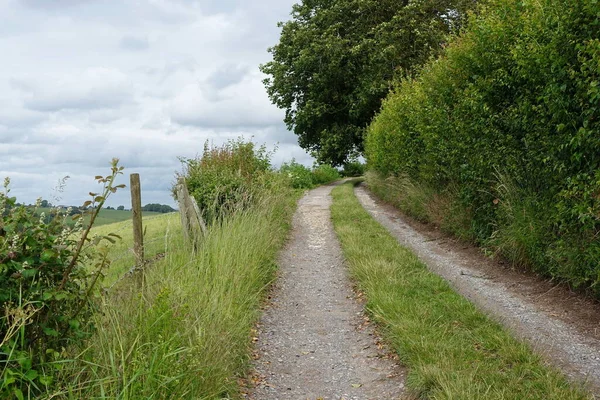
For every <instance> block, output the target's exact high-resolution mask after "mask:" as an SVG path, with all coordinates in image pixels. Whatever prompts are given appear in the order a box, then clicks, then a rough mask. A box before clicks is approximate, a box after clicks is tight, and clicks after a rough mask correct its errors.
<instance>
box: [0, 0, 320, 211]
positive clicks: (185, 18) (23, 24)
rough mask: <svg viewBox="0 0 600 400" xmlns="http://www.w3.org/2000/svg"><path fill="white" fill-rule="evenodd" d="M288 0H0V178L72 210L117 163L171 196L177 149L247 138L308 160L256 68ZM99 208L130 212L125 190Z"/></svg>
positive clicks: (152, 199) (146, 193) (182, 152)
mask: <svg viewBox="0 0 600 400" xmlns="http://www.w3.org/2000/svg"><path fill="white" fill-rule="evenodd" d="M296 1H297V0H260V1H252V2H249V1H242V0H220V1H218V0H0V54H1V55H2V62H1V63H0V178H3V177H5V176H9V177H10V178H11V180H12V185H11V187H12V194H13V195H15V196H17V198H18V200H19V201H20V202H25V203H32V202H34V201H35V199H36V198H37V197H43V198H46V199H49V200H50V201H52V202H54V203H57V201H55V200H53V198H54V197H56V196H57V193H55V190H54V188H55V187H56V186H57V183H58V181H59V179H60V178H62V177H64V176H66V175H68V176H70V179H69V180H68V182H67V187H66V190H65V191H64V192H62V193H61V194H58V197H59V200H58V203H60V204H73V205H76V204H81V203H83V201H84V200H86V198H85V197H86V196H87V192H89V191H93V190H97V186H95V184H94V181H93V177H94V176H95V175H100V174H107V173H108V170H109V168H108V167H109V162H110V160H111V159H112V158H113V157H118V158H120V160H121V164H122V165H123V166H124V167H125V168H126V170H125V172H126V175H125V176H123V177H122V178H121V182H122V183H128V181H129V175H128V174H129V173H132V172H137V173H140V175H141V177H142V190H143V193H142V202H143V203H144V204H146V203H165V204H173V201H172V199H171V197H170V195H169V189H170V186H171V184H172V182H173V176H174V173H175V171H178V170H180V169H181V168H180V164H179V161H178V156H182V157H193V156H195V155H197V154H198V153H199V152H201V150H202V147H203V143H204V142H205V141H206V140H207V139H208V140H210V141H212V142H214V143H215V144H220V143H222V142H224V141H226V140H228V139H233V138H237V137H240V136H243V137H245V138H250V137H252V136H253V137H254V141H255V142H257V143H259V144H263V143H264V144H266V145H267V146H269V147H273V146H275V145H276V143H278V147H279V150H278V152H277V153H276V155H275V156H274V160H273V161H274V162H275V163H280V162H281V161H283V160H289V159H291V158H292V157H294V158H296V159H297V160H298V161H299V162H302V163H305V164H309V165H310V163H311V159H310V157H309V156H308V155H307V154H306V153H305V152H304V151H303V150H302V149H300V148H299V147H298V146H297V144H296V136H294V135H293V134H292V133H290V132H288V131H287V130H286V128H285V125H283V123H282V122H281V121H282V119H283V111H281V110H278V109H277V108H276V107H274V106H273V105H271V104H270V102H269V100H268V98H267V96H266V94H265V90H264V87H263V85H262V83H261V80H262V79H263V78H264V77H263V76H262V75H261V73H260V72H259V70H258V65H259V64H261V63H264V62H266V61H268V60H269V59H270V54H269V53H267V51H266V49H267V48H268V47H269V46H272V45H274V44H276V43H277V42H278V37H279V29H278V28H277V26H276V24H277V22H278V21H281V20H286V19H288V17H289V13H290V11H291V6H292V4H293V3H295V2H296ZM109 203H110V204H109V205H113V206H117V205H120V204H123V205H125V206H126V207H128V206H129V204H130V201H129V195H128V192H127V191H122V192H121V193H120V194H119V193H118V194H117V195H115V196H114V198H113V200H112V201H110V202H109Z"/></svg>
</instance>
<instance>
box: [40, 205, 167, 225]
mask: <svg viewBox="0 0 600 400" xmlns="http://www.w3.org/2000/svg"><path fill="white" fill-rule="evenodd" d="M53 210H54V209H53V208H50V207H39V208H38V211H37V212H38V214H41V213H45V214H46V215H48V214H50V213H51V212H52V211H53ZM142 214H143V216H144V217H152V216H157V215H161V213H158V212H151V211H144V212H143V213H142ZM128 219H131V211H119V210H107V209H102V211H100V214H99V215H98V217H97V218H96V222H95V223H94V226H101V225H106V224H112V223H115V222H122V221H127V220H128Z"/></svg>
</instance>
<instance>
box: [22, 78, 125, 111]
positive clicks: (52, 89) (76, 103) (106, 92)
mask: <svg viewBox="0 0 600 400" xmlns="http://www.w3.org/2000/svg"><path fill="white" fill-rule="evenodd" d="M34 80H35V83H33V81H34ZM13 82H16V85H18V87H20V88H22V90H23V91H24V92H25V96H24V99H25V100H24V104H25V107H27V108H29V109H30V110H35V111H50V112H52V111H60V110H69V109H71V110H73V109H78V110H90V109H111V108H119V107H121V105H123V104H125V103H127V102H129V101H131V99H132V85H131V81H130V80H129V78H128V77H127V76H126V75H125V74H123V73H122V72H120V71H119V70H117V69H114V68H102V67H95V68H88V69H86V70H85V71H83V73H81V74H78V75H73V74H69V75H62V76H59V77H55V76H52V75H50V74H48V75H43V76H41V77H36V78H33V79H32V78H29V79H26V80H25V79H14V80H13Z"/></svg>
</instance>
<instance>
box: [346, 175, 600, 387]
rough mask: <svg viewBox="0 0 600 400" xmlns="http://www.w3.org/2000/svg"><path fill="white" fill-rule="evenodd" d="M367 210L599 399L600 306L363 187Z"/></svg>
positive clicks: (358, 190) (457, 287) (361, 193)
mask: <svg viewBox="0 0 600 400" xmlns="http://www.w3.org/2000/svg"><path fill="white" fill-rule="evenodd" d="M355 193H356V195H357V197H358V198H359V201H360V202H361V204H362V205H363V206H364V207H365V209H367V211H368V212H369V213H370V214H371V215H372V216H373V217H374V218H375V219H376V220H377V221H378V222H380V223H381V224H382V225H383V226H384V227H386V228H387V229H388V230H389V231H390V233H391V234H392V235H393V236H395V237H396V238H397V239H398V241H399V242H400V243H401V244H402V245H404V246H407V247H409V248H411V249H412V250H413V251H414V252H415V253H416V254H417V255H418V256H419V258H420V259H421V260H422V261H424V262H425V263H426V264H427V266H428V268H429V269H430V270H432V271H433V272H435V273H437V274H438V275H440V276H442V277H443V278H444V279H446V280H447V281H449V282H450V284H451V285H452V286H453V287H454V288H455V290H457V291H458V292H459V293H461V294H462V295H463V296H465V297H466V298H468V299H469V300H471V301H472V302H473V303H474V304H476V305H477V306H478V307H479V308H480V309H482V310H483V311H484V312H486V313H487V314H489V315H490V316H492V317H493V318H494V319H496V320H498V321H500V322H501V323H503V324H504V325H505V326H507V327H508V328H509V329H510V330H511V331H513V332H514V333H515V334H516V335H517V336H518V337H520V338H522V339H524V340H526V341H527V342H529V343H530V344H531V345H532V347H533V348H534V349H535V350H536V351H538V352H539V353H541V354H542V356H543V357H544V358H545V359H546V360H547V361H548V362H549V363H550V364H553V365H555V366H556V367H558V368H559V369H561V370H562V371H564V372H565V374H566V375H567V376H568V377H569V378H571V379H572V380H574V381H576V382H584V383H585V384H586V385H587V386H588V387H589V389H590V390H591V391H592V392H593V393H595V395H596V398H600V305H599V303H598V302H597V301H594V300H592V299H590V298H586V297H585V296H584V295H582V294H580V293H575V292H573V291H571V290H569V289H568V288H567V287H566V286H564V285H558V284H556V283H553V282H552V281H549V280H546V279H542V278H540V277H538V276H536V275H535V274H533V273H528V272H525V271H519V270H516V269H514V268H511V266H510V265H509V264H507V263H506V262H503V261H502V260H498V259H496V260H494V259H491V258H490V257H487V256H486V255H484V254H483V252H482V251H481V249H479V248H477V247H475V246H473V245H470V244H467V243H465V242H462V241H459V240H457V239H454V238H452V237H450V236H449V235H446V234H444V233H442V232H441V231H440V230H439V229H437V228H436V227H434V226H432V225H428V224H422V223H419V222H417V221H415V220H413V219H410V218H408V217H406V216H405V215H402V214H401V213H400V212H399V211H398V210H397V209H395V208H394V207H392V206H390V205H388V204H385V203H383V202H381V201H380V200H378V199H377V198H376V197H375V196H374V195H372V194H371V193H370V192H369V191H368V189H367V188H366V187H365V186H364V185H361V186H359V187H357V188H356V190H355Z"/></svg>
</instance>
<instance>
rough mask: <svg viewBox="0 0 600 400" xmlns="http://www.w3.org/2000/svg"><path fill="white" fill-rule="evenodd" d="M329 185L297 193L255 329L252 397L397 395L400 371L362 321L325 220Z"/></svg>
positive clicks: (365, 398)
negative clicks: (274, 279)
mask: <svg viewBox="0 0 600 400" xmlns="http://www.w3.org/2000/svg"><path fill="white" fill-rule="evenodd" d="M331 189H332V187H331V186H325V187H320V188H317V189H314V190H312V191H310V192H308V194H306V195H305V197H304V198H302V199H301V200H300V202H299V205H298V210H297V212H296V214H295V216H294V222H293V230H292V235H291V239H290V241H289V242H288V244H287V246H286V248H285V249H284V250H283V253H282V254H281V256H280V260H279V265H280V276H279V280H278V282H277V283H276V284H275V288H274V293H273V300H272V304H271V305H270V307H269V308H268V309H267V310H266V311H265V314H264V316H263V318H262V320H261V323H260V328H259V339H258V343H257V348H258V352H259V358H258V360H257V361H256V362H255V369H256V373H257V374H258V375H259V376H260V377H261V379H260V383H259V384H258V386H257V387H256V388H255V389H254V390H253V393H251V394H250V397H251V398H253V399H255V400H270V399H293V400H300V399H312V400H316V399H323V400H330V399H331V400H333V399H335V400H340V399H345V400H352V399H356V400H369V399H385V400H393V399H399V398H401V396H402V393H403V391H404V384H403V375H404V371H403V370H402V369H401V367H399V366H398V365H397V364H396V363H395V362H394V361H393V360H392V359H390V358H388V357H386V354H385V353H383V352H382V350H380V349H379V346H378V338H377V336H376V335H375V333H374V332H373V330H372V329H371V328H370V327H369V326H366V327H364V326H363V327H361V326H360V325H361V323H362V322H364V318H363V317H364V315H363V313H362V305H361V304H360V303H359V302H358V301H357V300H356V298H355V294H354V292H353V290H352V285H351V283H350V281H349V279H348V273H347V270H346V268H345V266H344V261H343V257H342V254H341V249H340V246H339V242H338V240H337V237H336V235H335V233H334V231H333V226H332V223H331V220H330V212H329V206H330V204H331V197H330V196H329V194H330V192H331Z"/></svg>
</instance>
